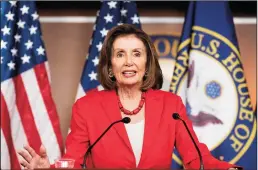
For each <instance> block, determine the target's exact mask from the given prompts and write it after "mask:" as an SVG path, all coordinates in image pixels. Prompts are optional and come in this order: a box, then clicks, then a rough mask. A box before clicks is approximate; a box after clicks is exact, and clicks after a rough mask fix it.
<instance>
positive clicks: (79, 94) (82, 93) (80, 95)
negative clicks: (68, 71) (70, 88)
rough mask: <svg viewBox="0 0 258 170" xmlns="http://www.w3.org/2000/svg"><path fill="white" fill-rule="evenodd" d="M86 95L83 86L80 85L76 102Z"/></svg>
mask: <svg viewBox="0 0 258 170" xmlns="http://www.w3.org/2000/svg"><path fill="white" fill-rule="evenodd" d="M85 94H86V93H85V92H84V90H83V87H82V84H81V83H80V84H79V86H78V89H77V95H76V98H75V99H76V100H77V99H79V98H81V97H83V96H84V95H85Z"/></svg>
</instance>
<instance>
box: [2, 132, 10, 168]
mask: <svg viewBox="0 0 258 170" xmlns="http://www.w3.org/2000/svg"><path fill="white" fill-rule="evenodd" d="M8 146H10V145H8V144H7V143H6V140H5V136H4V132H3V129H2V128H1V155H4V156H1V169H11V160H10V155H9V149H8Z"/></svg>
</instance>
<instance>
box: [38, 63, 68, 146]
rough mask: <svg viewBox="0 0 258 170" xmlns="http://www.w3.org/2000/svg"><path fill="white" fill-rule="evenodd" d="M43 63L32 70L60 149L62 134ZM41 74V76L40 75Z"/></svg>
mask: <svg viewBox="0 0 258 170" xmlns="http://www.w3.org/2000/svg"><path fill="white" fill-rule="evenodd" d="M46 65H47V62H46ZM46 65H45V64H39V65H37V66H35V67H34V71H35V74H36V78H37V82H38V85H39V89H40V93H41V95H42V97H43V101H44V104H45V106H46V109H47V113H48V116H49V119H50V121H51V124H52V125H51V126H52V128H53V129H54V132H55V134H56V137H57V138H56V140H57V142H58V145H59V150H60V151H62V148H63V141H62V135H61V130H60V127H59V122H58V120H59V117H58V115H57V114H56V108H55V106H54V105H53V104H52V103H54V100H53V99H52V97H51V95H50V94H49V93H47V92H50V91H51V89H50V83H49V79H48V76H46V74H45V73H46V70H47V67H46ZM41 75H43V76H41Z"/></svg>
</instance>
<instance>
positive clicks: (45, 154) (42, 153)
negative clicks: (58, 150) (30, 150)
mask: <svg viewBox="0 0 258 170" xmlns="http://www.w3.org/2000/svg"><path fill="white" fill-rule="evenodd" d="M39 153H40V156H41V157H42V158H45V157H47V151H46V148H45V147H44V146H43V145H41V146H40V149H39Z"/></svg>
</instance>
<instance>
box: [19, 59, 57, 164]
mask: <svg viewBox="0 0 258 170" xmlns="http://www.w3.org/2000/svg"><path fill="white" fill-rule="evenodd" d="M42 65H43V66H44V63H43V64H42ZM36 67H37V66H35V67H34V68H36ZM35 70H36V69H32V70H28V71H26V72H24V73H22V74H21V77H22V81H23V83H24V88H25V91H26V92H27V97H28V102H29V103H28V104H29V105H30V106H31V111H32V115H33V117H34V121H35V124H36V129H37V130H38V133H39V136H40V137H41V141H42V144H43V145H44V146H45V148H46V150H47V154H48V155H49V159H50V160H51V162H52V163H53V161H54V159H55V158H57V157H59V156H60V147H59V145H58V142H57V139H56V135H55V132H54V130H53V127H52V125H51V121H50V118H49V115H48V110H47V108H46V106H45V103H44V100H43V98H42V94H43V95H44V97H46V96H49V97H51V96H50V95H49V91H48V90H49V89H48V88H47V86H46V84H42V83H44V82H42V79H44V78H47V74H46V73H45V72H41V71H38V75H37V76H38V78H37V76H36V74H35V72H34V71H35ZM44 70H45V69H44ZM42 71H43V70H42ZM37 79H38V80H39V82H38V81H37ZM39 84H41V85H42V86H43V87H42V92H43V93H42V94H41V91H40V88H39ZM47 100H49V98H47ZM48 102H50V103H51V102H52V101H51V100H50V101H48ZM49 112H55V110H53V108H51V107H50V108H49ZM50 114H51V113H50ZM57 120H58V119H57ZM54 123H55V122H54Z"/></svg>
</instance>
